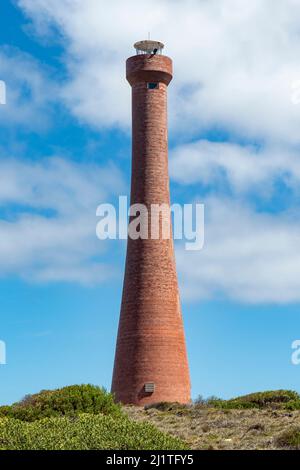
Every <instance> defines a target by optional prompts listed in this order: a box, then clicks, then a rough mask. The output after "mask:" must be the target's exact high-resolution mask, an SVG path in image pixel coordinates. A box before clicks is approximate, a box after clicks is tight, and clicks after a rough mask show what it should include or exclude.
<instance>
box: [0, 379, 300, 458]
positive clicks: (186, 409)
mask: <svg viewBox="0 0 300 470" xmlns="http://www.w3.org/2000/svg"><path fill="white" fill-rule="evenodd" d="M12 449H17V450H22V449H24V450H29V449H43V450H52V449H62V450H68V449H78V450H79V449H83V450H89V449H98V450H101V449H114V450H118V449H119V450H142V449H145V450H147V449H148V450H180V449H195V450H196V449H202V450H205V449H208V450H209V449H211V450H221V449H222V450H226V449H227V450H238V449H249V450H260V449H261V450H263V449H300V396H299V395H298V394H297V393H296V392H292V391H286V390H279V391H275V392H274V391H271V392H263V393H256V394H251V395H246V396H243V397H238V398H235V399H232V400H227V401H226V400H219V399H216V398H212V399H209V400H203V399H199V400H198V401H197V402H196V403H194V404H192V405H179V404H176V403H175V404H170V403H158V404H154V405H151V406H148V407H146V408H139V407H135V406H123V407H122V406H120V405H119V404H116V403H115V402H114V400H113V396H112V395H111V394H110V393H107V392H106V391H105V390H104V389H101V388H99V387H95V386H92V385H74V386H70V387H65V388H63V389H59V390H53V391H49V390H45V391H42V392H40V393H38V394H36V395H31V396H27V397H25V398H24V399H23V400H22V401H20V402H18V403H15V404H14V405H12V406H5V407H0V450H12Z"/></svg>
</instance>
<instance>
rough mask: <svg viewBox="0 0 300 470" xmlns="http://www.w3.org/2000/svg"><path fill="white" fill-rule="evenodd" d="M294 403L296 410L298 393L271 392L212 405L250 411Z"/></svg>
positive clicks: (214, 402) (216, 402)
mask: <svg viewBox="0 0 300 470" xmlns="http://www.w3.org/2000/svg"><path fill="white" fill-rule="evenodd" d="M292 403H293V406H294V407H295V408H294V409H297V408H296V406H297V404H298V403H299V406H300V396H299V395H298V393H296V392H293V391H290V390H276V391H270V392H259V393H251V394H250V395H245V396H242V397H238V398H233V399H231V400H218V399H217V400H211V401H210V405H211V406H214V407H216V408H221V409H249V408H284V409H288V407H289V406H290V405H291V404H292Z"/></svg>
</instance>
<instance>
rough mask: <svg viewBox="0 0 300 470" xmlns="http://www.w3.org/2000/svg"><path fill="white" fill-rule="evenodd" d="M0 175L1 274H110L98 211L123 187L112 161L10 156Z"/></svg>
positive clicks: (62, 277)
mask: <svg viewBox="0 0 300 470" xmlns="http://www.w3.org/2000/svg"><path fill="white" fill-rule="evenodd" d="M0 174H1V185H0V187H1V190H0V211H1V213H2V211H3V208H4V212H3V214H4V215H5V217H4V215H3V216H2V218H1V220H0V275H2V276H6V275H9V274H14V275H18V276H20V277H22V278H25V279H29V280H34V281H70V282H79V283H83V284H92V283H97V282H101V281H103V280H104V279H109V278H110V276H111V275H112V274H113V273H114V268H113V267H111V266H108V265H106V264H105V262H104V261H103V259H102V258H101V256H102V255H103V249H104V246H103V245H101V242H100V241H99V240H97V238H96V223H97V219H96V216H95V214H96V208H97V206H98V204H100V203H101V202H107V200H108V201H109V200H110V198H113V196H114V195H115V194H116V193H117V194H118V193H119V192H120V191H122V188H123V182H122V177H121V175H120V173H119V171H118V170H117V169H116V168H115V167H114V166H113V165H109V164H108V165H107V166H106V167H105V168H101V167H98V166H97V165H88V164H76V163H72V162H67V161H64V160H62V159H60V158H52V159H44V160H41V161H40V162H38V163H32V162H30V163H28V162H27V163H26V162H20V161H17V160H8V161H0Z"/></svg>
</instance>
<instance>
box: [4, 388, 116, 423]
mask: <svg viewBox="0 0 300 470" xmlns="http://www.w3.org/2000/svg"><path fill="white" fill-rule="evenodd" d="M79 413H89V414H98V413H102V414H107V415H108V414H109V415H114V416H118V415H120V414H121V413H122V412H121V406H120V405H119V404H116V403H115V402H114V399H113V396H112V395H111V394H110V393H107V392H106V391H105V390H104V389H103V388H100V387H95V386H93V385H73V386H70V387H65V388H62V389H58V390H52V391H49V390H43V391H42V392H40V393H38V394H36V395H28V396H26V397H25V398H24V399H23V400H22V401H21V402H18V403H15V404H14V405H12V406H10V407H7V406H5V407H1V408H0V417H1V416H2V417H11V418H15V419H19V420H22V421H35V420H38V419H42V418H50V417H60V416H75V415H77V414H79Z"/></svg>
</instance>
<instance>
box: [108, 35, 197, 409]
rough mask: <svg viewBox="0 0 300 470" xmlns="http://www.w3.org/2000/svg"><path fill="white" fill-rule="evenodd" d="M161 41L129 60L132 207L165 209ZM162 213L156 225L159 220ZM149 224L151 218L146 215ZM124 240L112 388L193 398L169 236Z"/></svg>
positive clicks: (123, 393) (118, 392)
mask: <svg viewBox="0 0 300 470" xmlns="http://www.w3.org/2000/svg"><path fill="white" fill-rule="evenodd" d="M163 47H164V46H163V44H161V43H158V42H155V41H141V42H140V43H137V44H135V48H136V50H137V55H135V56H133V57H130V58H129V59H128V60H127V80H128V82H129V83H130V85H131V87H132V133H133V136H132V137H133V145H132V181H131V205H133V204H136V203H139V204H144V205H145V206H146V207H147V208H149V211H150V207H151V205H152V204H167V205H168V207H170V192H169V173H168V131H167V87H168V85H169V83H170V81H171V80H172V60H171V59H170V58H169V57H166V56H164V55H161V51H162V49H163ZM162 217H164V215H161V223H162ZM148 222H149V227H150V226H151V216H150V215H149V220H148ZM161 232H162V231H161V230H160V234H159V239H151V238H149V239H147V240H144V239H137V240H133V239H131V238H130V237H129V238H128V246H127V258H126V270H125V279H124V287H123V298H122V307H121V317H120V324H119V331H118V339H117V348H116V356H115V365H114V373H113V382H112V392H113V393H114V394H115V396H116V399H117V400H118V401H121V402H123V403H132V404H136V405H144V404H147V403H154V402H160V401H168V402H180V403H187V402H189V401H190V379H189V369H188V361H187V354H186V347H185V338H184V329H183V322H182V315H181V308H180V299H179V291H178V283H177V274H176V265H175V258H174V248H173V240H172V236H170V237H169V239H163V237H162V233H161Z"/></svg>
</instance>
